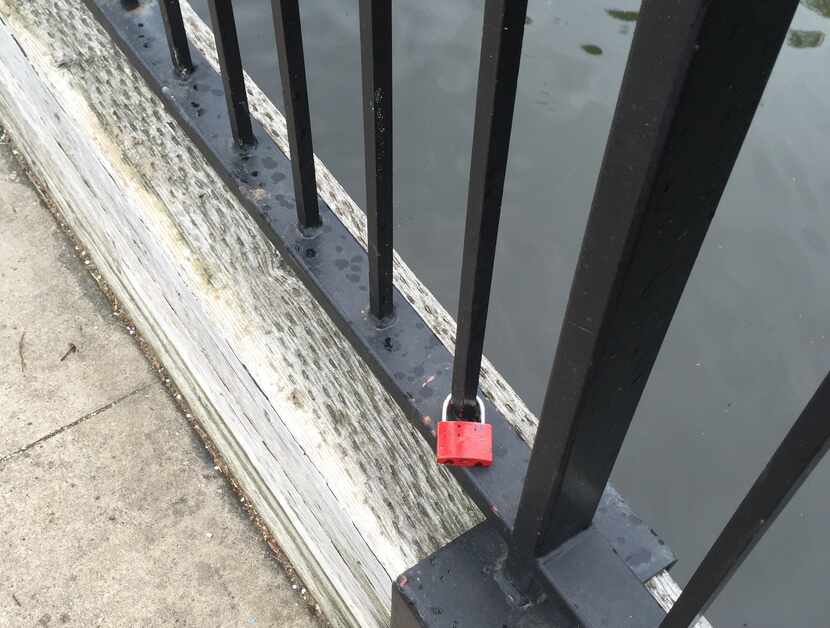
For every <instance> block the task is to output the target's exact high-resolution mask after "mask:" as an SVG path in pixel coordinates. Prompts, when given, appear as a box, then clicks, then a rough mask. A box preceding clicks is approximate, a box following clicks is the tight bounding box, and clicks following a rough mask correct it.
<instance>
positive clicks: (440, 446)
mask: <svg viewBox="0 0 830 628" xmlns="http://www.w3.org/2000/svg"><path fill="white" fill-rule="evenodd" d="M476 400H477V401H478V407H479V415H480V420H478V421H460V420H456V421H449V420H448V419H447V411H448V410H449V405H450V397H449V396H448V397H447V398H446V399H445V400H444V406H443V408H442V410H441V422H440V423H439V424H438V435H437V442H436V446H435V454H436V460H437V461H438V464H445V465H449V466H453V467H479V466H480V467H489V466H490V465H491V464H493V426H492V425H489V424H488V423H485V422H484V403H482V401H481V398H479V397H477V398H476Z"/></svg>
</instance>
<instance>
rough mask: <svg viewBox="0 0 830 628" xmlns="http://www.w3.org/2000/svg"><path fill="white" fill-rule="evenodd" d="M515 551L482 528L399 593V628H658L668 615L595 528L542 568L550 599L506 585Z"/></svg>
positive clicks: (408, 576) (410, 575) (422, 567)
mask: <svg viewBox="0 0 830 628" xmlns="http://www.w3.org/2000/svg"><path fill="white" fill-rule="evenodd" d="M506 555H507V546H506V544H505V542H504V540H503V539H502V538H501V536H500V535H499V533H498V531H497V530H496V528H495V527H494V525H493V524H492V523H486V522H485V523H482V524H480V525H478V526H476V527H475V528H473V529H472V530H470V531H469V532H467V533H465V534H463V535H462V536H460V537H459V538H458V539H456V540H455V541H453V542H452V543H450V544H448V545H447V546H446V547H444V548H442V549H441V550H439V551H438V552H436V553H435V554H433V555H432V556H430V557H428V558H426V559H424V560H422V561H421V562H420V563H418V564H417V565H415V566H414V567H412V568H411V569H409V570H407V571H406V572H404V573H403V574H402V575H401V576H400V577H399V578H398V579H397V581H396V582H395V583H394V584H393V586H392V628H439V627H440V628H543V627H545V628H554V627H555V628H577V627H585V628H608V627H614V628H657V626H659V624H660V621H661V620H662V619H663V617H665V613H664V612H663V610H662V609H661V608H660V607H659V605H658V604H657V602H656V600H655V599H654V598H653V597H651V595H650V594H649V593H648V591H647V590H646V588H645V587H644V586H643V584H642V583H641V582H640V580H639V579H638V578H637V576H636V575H635V574H634V572H632V571H631V570H630V569H629V568H628V567H627V566H626V564H625V562H623V560H622V559H621V558H620V557H619V556H618V555H617V554H616V553H615V552H614V550H613V549H612V548H611V546H610V545H609V544H608V543H607V542H606V541H605V539H604V538H603V537H602V535H601V534H599V533H598V532H597V530H596V529H595V528H594V527H591V528H589V529H588V530H586V531H585V532H583V533H582V534H579V535H577V536H576V537H574V539H571V540H570V541H568V542H567V543H565V544H564V545H563V546H562V547H561V548H559V549H557V550H556V551H554V552H552V553H551V554H550V555H549V556H546V557H544V558H543V559H541V560H540V561H539V569H538V576H539V581H540V583H541V584H542V585H543V587H544V590H545V593H543V594H542V595H541V596H539V598H538V599H537V600H536V601H531V602H529V601H528V600H522V599H517V596H516V595H515V594H513V593H511V592H510V591H509V590H508V587H506V586H503V584H500V580H502V579H503V575H502V574H501V572H500V567H501V565H502V564H503V562H504V559H505V557H506Z"/></svg>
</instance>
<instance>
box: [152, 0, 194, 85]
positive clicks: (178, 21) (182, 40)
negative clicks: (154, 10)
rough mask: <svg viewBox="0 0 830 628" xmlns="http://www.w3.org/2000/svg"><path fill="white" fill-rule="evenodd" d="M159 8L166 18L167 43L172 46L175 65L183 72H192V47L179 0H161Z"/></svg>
mask: <svg viewBox="0 0 830 628" xmlns="http://www.w3.org/2000/svg"><path fill="white" fill-rule="evenodd" d="M159 9H160V10H161V17H162V19H163V20H164V30H165V32H166V33H167V45H168V46H169V47H170V58H171V59H172V60H173V65H174V66H175V67H176V69H177V70H178V71H179V72H180V73H181V74H183V75H184V74H190V73H191V72H192V71H193V59H191V57H190V47H189V46H188V44H187V32H186V31H185V29H184V20H183V19H182V8H181V6H179V0H159Z"/></svg>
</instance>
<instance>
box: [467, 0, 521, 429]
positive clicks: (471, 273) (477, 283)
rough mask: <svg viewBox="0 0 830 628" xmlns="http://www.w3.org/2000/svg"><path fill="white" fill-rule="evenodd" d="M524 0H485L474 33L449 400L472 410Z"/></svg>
mask: <svg viewBox="0 0 830 628" xmlns="http://www.w3.org/2000/svg"><path fill="white" fill-rule="evenodd" d="M526 13H527V0H487V1H486V3H485V5H484V28H483V30H482V36H481V60H480V63H479V70H478V93H477V95H476V110H475V126H474V128H473V150H472V157H471V163H470V185H469V191H468V193H467V222H466V227H465V231H464V253H463V261H462V265H461V291H460V296H459V303H458V331H457V333H456V340H455V360H454V363H453V375H452V400H451V407H452V408H453V409H454V410H455V413H456V415H459V416H463V417H465V418H475V417H477V416H478V404H477V403H476V394H477V392H478V379H479V374H480V371H481V353H482V350H483V348H484V330H485V327H486V325H487V309H488V307H489V302H490V287H491V283H492V279H493V261H494V258H495V254H496V240H497V236H498V230H499V216H500V215H501V201H502V192H503V190H504V177H505V172H506V170H507V153H508V148H509V146H510V131H511V128H512V125H513V106H514V104H515V101H516V83H517V81H518V77H519V62H520V59H521V53H522V37H523V35H524V26H525V17H526Z"/></svg>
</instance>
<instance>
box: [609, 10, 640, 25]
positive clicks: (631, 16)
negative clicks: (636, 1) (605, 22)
mask: <svg viewBox="0 0 830 628" xmlns="http://www.w3.org/2000/svg"><path fill="white" fill-rule="evenodd" d="M605 12H606V13H607V14H608V15H610V16H611V17H613V18H614V19H615V20H620V21H621V22H636V21H637V18H638V17H640V12H639V11H624V10H623V9H605Z"/></svg>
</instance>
